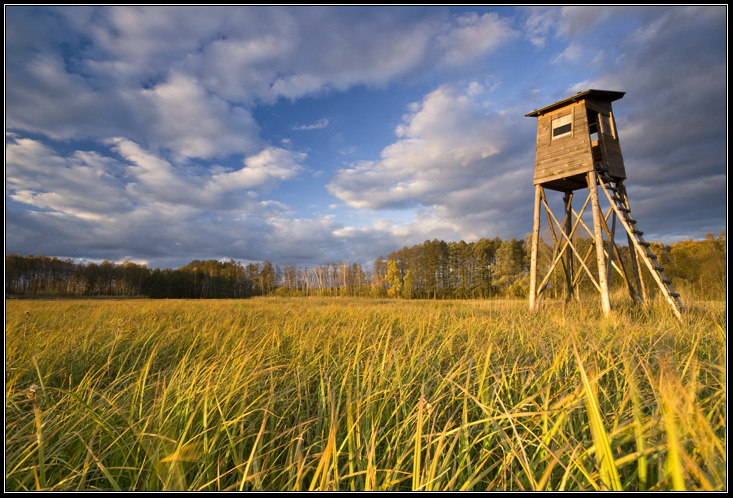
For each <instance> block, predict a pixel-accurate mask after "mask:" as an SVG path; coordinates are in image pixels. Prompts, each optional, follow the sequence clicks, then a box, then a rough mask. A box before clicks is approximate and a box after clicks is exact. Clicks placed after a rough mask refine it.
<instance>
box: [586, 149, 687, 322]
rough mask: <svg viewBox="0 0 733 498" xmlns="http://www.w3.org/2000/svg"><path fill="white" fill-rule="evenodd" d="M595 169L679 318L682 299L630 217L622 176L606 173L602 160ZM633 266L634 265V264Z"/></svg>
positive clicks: (641, 254)
mask: <svg viewBox="0 0 733 498" xmlns="http://www.w3.org/2000/svg"><path fill="white" fill-rule="evenodd" d="M595 169H596V173H597V176H598V184H599V185H600V186H601V189H602V190H603V192H604V193H605V194H606V197H607V198H608V201H609V202H610V203H611V207H612V208H613V210H614V212H615V213H616V216H617V217H618V220H619V221H620V222H621V224H622V225H623V227H624V229H625V230H626V233H627V234H628V238H629V242H630V243H633V245H634V248H635V250H636V254H637V255H638V256H639V257H640V258H641V260H642V261H644V263H645V264H646V266H647V268H648V269H649V272H650V273H651V275H652V277H653V278H654V280H655V281H656V282H657V285H658V286H659V288H660V290H661V291H662V295H663V296H664V298H665V300H666V301H667V302H668V303H669V305H670V306H671V307H672V310H673V312H674V314H675V315H676V316H677V318H680V319H681V318H682V311H683V310H684V307H683V306H682V301H680V295H679V294H678V293H676V292H675V291H674V289H673V288H672V281H671V280H669V279H668V278H667V277H666V276H665V275H664V268H662V267H661V266H660V265H659V263H658V262H657V256H655V255H654V253H653V252H652V251H651V249H650V248H649V246H650V244H649V242H647V241H646V240H644V237H643V235H644V232H642V231H641V230H639V228H638V227H637V222H636V220H635V219H633V218H632V217H631V209H630V207H629V198H628V196H627V195H626V186H625V185H624V180H623V179H622V178H614V177H612V176H611V175H610V174H609V173H608V169H607V168H606V166H605V164H604V163H603V162H598V163H595ZM609 256H610V251H609ZM633 256H634V255H633V254H632V262H633ZM634 266H636V265H635V264H634ZM637 279H638V280H639V281H640V282H639V283H640V284H641V285H643V283H642V282H641V277H640V276H638V277H637ZM637 296H638V292H637Z"/></svg>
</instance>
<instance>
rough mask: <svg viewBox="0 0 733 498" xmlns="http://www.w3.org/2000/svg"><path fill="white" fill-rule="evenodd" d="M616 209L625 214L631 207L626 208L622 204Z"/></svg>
mask: <svg viewBox="0 0 733 498" xmlns="http://www.w3.org/2000/svg"><path fill="white" fill-rule="evenodd" d="M619 200H620V199H619ZM618 210H619V211H621V212H622V213H627V214H628V213H630V212H631V209H626V208H625V207H623V206H618ZM626 221H629V220H626Z"/></svg>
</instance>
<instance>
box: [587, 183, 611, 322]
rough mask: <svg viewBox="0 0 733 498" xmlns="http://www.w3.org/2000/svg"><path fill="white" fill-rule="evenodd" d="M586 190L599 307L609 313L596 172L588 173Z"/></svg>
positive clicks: (609, 306) (609, 305)
mask: <svg viewBox="0 0 733 498" xmlns="http://www.w3.org/2000/svg"><path fill="white" fill-rule="evenodd" d="M588 190H590V196H591V206H592V208H593V233H594V235H595V245H596V259H597V261H598V285H599V287H600V289H599V290H600V291H601V308H602V309H603V314H604V315H606V316H609V315H610V314H611V300H610V297H609V295H608V279H607V278H606V264H605V257H604V254H603V230H602V228H601V216H603V214H602V212H601V205H600V203H599V202H598V181H597V177H596V172H595V171H591V172H589V173H588Z"/></svg>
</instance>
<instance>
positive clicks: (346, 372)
mask: <svg viewBox="0 0 733 498" xmlns="http://www.w3.org/2000/svg"><path fill="white" fill-rule="evenodd" d="M725 317H726V312H725V303H711V304H705V303H697V304H692V305H691V306H690V310H689V312H688V313H687V314H686V315H685V317H684V320H683V323H680V322H678V321H677V320H676V319H675V318H674V316H673V315H672V314H671V313H670V312H668V310H666V309H655V308H651V309H638V310H637V309H632V308H628V309H627V308H623V307H622V308H621V309H619V310H617V311H616V312H615V313H614V316H613V317H611V318H608V319H606V318H603V317H602V316H601V314H600V309H599V306H598V305H597V304H596V303H593V305H590V304H589V305H586V306H581V305H571V306H568V307H565V306H563V305H561V304H557V305H555V306H550V307H549V308H548V309H546V310H545V311H544V312H542V313H538V314H533V315H530V314H529V313H528V311H527V304H526V302H525V301H401V300H384V301H379V300H365V299H364V300H361V299H337V298H331V299H307V298H300V299H297V298H293V299H254V300H244V301H243V300H239V301H227V300H224V301H182V300H181V301H152V300H58V301H53V300H47V301H43V300H8V301H6V338H5V345H6V353H5V386H6V389H5V396H6V398H5V416H6V419H5V420H6V422H5V424H6V425H5V438H6V439H5V445H6V446H5V457H6V459H5V485H6V490H36V489H44V490H59V491H61V490H66V491H70V490H153V491H155V490H271V491H274V490H332V489H338V490H410V489H421V490H432V491H436V490H606V489H608V490H616V489H624V490H670V489H672V490H679V489H686V490H725V489H726V486H727V475H726V468H727V462H726V455H727V440H726V435H727V420H726V414H727V399H726V392H727V389H726V387H727V386H726V378H727V376H726V364H727V358H726V345H727V340H726V322H725V320H726V318H725Z"/></svg>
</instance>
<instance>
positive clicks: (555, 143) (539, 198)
mask: <svg viewBox="0 0 733 498" xmlns="http://www.w3.org/2000/svg"><path fill="white" fill-rule="evenodd" d="M623 96H624V92H615V91H607V90H586V91H584V92H580V93H577V94H575V95H573V96H572V97H569V98H567V99H564V100H560V101H559V102H555V103H554V104H551V105H548V106H546V107H543V108H542V109H537V110H534V111H532V112H530V113H528V114H525V116H528V117H536V118H537V153H536V156H535V166H534V182H533V183H534V185H535V203H534V229H533V231H532V256H531V267H530V290H529V306H530V309H532V310H535V309H536V308H537V306H538V305H539V301H540V298H541V297H542V293H543V292H544V291H545V289H546V288H547V285H548V282H549V279H550V276H551V275H552V273H553V271H554V270H555V269H557V268H558V267H562V268H563V271H564V273H565V282H566V290H565V297H566V299H570V297H571V296H573V294H575V296H576V298H577V297H578V294H577V291H578V287H577V284H578V282H579V280H580V278H581V277H582V273H581V272H580V271H578V272H577V273H576V272H575V271H574V268H575V267H576V266H577V264H579V265H580V267H581V268H582V269H583V270H584V271H585V273H586V274H587V275H588V276H589V278H590V279H591V281H592V282H593V284H594V286H595V287H596V289H598V291H599V292H600V294H601V306H602V308H603V311H604V313H605V314H609V313H610V311H611V303H610V299H609V293H608V281H609V277H610V271H611V267H613V268H614V269H616V271H618V272H619V273H620V274H621V276H622V277H623V279H624V281H625V283H626V286H627V288H628V290H629V293H630V295H631V297H632V298H633V299H635V300H636V301H638V302H640V303H643V302H644V301H645V300H646V299H647V292H646V286H645V285H644V281H643V279H642V275H641V272H640V270H639V263H638V260H639V259H641V261H643V262H644V263H645V264H646V266H647V268H648V269H649V271H650V273H651V275H652V277H653V278H654V280H655V281H656V283H657V285H658V286H659V288H660V289H661V291H662V294H663V295H664V297H665V299H666V300H667V302H668V303H669V304H670V305H671V306H672V309H673V311H674V312H675V314H676V315H677V317H680V316H681V315H680V313H681V311H682V303H681V302H680V300H679V294H677V293H675V292H674V290H673V289H672V287H671V282H670V281H669V279H667V278H666V277H665V276H664V269H663V268H662V267H660V266H659V265H658V264H657V262H656V259H657V258H656V256H655V255H654V254H653V253H652V252H651V251H650V250H649V242H646V241H645V240H644V238H643V237H642V236H643V232H641V231H640V230H639V229H638V227H637V226H636V225H637V222H636V220H634V219H633V218H631V210H630V207H629V200H628V197H627V195H626V187H625V185H624V181H625V180H626V169H625V168H624V160H623V156H622V155H621V146H620V144H619V138H618V132H617V128H616V122H615V120H614V116H613V110H612V108H611V102H614V101H616V100H618V99H620V98H621V97H623ZM599 187H600V188H599ZM545 189H548V190H553V191H558V192H563V193H564V194H565V195H564V197H563V200H564V203H565V211H564V221H563V223H562V224H561V223H560V222H559V221H558V219H557V218H556V217H555V215H554V214H553V213H552V210H551V209H550V207H549V205H548V203H547V197H546V193H545ZM580 189H588V198H587V199H586V201H585V203H584V205H583V207H582V209H581V210H580V212H575V210H574V209H573V208H572V198H573V193H574V191H576V190H580ZM599 190H600V191H602V192H603V194H601V195H599V193H598V191H599ZM599 197H605V200H608V203H609V204H610V208H609V209H608V212H607V214H605V215H604V214H603V211H602V209H601V205H600V200H599ZM589 202H590V204H591V208H592V212H593V230H591V229H590V228H588V226H587V225H586V224H585V223H584V222H583V221H582V219H581V217H582V215H583V212H584V211H585V209H586V207H587V206H588V203H589ZM541 205H544V208H545V211H546V213H547V220H548V223H549V226H550V229H551V233H552V238H553V241H554V248H553V254H552V258H551V263H550V268H549V271H548V272H547V274H546V276H545V277H544V278H543V280H542V281H541V282H540V283H539V285H538V283H537V250H538V247H539V232H540V210H541ZM573 216H574V217H575V221H573ZM609 218H611V226H610V227H609V223H608V220H609ZM617 219H618V221H619V222H620V223H621V225H622V226H623V227H624V229H625V231H626V233H627V238H628V241H629V249H630V260H631V266H632V268H633V281H632V278H630V276H629V274H628V273H627V271H626V268H625V267H624V263H623V261H622V259H621V257H620V253H619V251H618V248H617V247H616V245H615V243H614V232H615V229H616V220H617ZM579 225H582V226H583V228H584V229H585V230H586V231H587V232H588V233H589V234H590V235H591V236H592V237H593V238H594V244H593V247H595V252H596V262H597V265H598V273H597V277H598V278H597V279H596V278H595V277H594V275H593V273H592V272H591V271H590V269H589V268H588V266H587V264H586V260H587V259H588V257H589V256H590V254H591V252H592V251H593V247H591V249H590V251H588V252H587V253H586V254H584V255H581V253H580V251H578V249H577V248H576V247H575V245H574V244H573V235H574V234H575V233H576V229H577V228H578V226H579ZM556 228H557V230H556ZM604 233H605V234H606V236H607V237H608V244H607V245H608V247H607V248H606V247H604V240H603V235H604ZM568 249H570V250H568ZM583 256H584V257H583ZM614 257H615V259H616V261H614Z"/></svg>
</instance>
